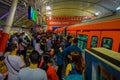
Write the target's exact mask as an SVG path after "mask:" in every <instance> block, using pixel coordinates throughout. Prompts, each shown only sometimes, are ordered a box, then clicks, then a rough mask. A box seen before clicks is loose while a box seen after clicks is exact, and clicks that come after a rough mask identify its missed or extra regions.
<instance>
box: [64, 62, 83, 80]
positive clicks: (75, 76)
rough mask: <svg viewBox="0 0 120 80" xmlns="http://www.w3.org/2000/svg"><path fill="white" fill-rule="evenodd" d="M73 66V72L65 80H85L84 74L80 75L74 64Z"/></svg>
mask: <svg viewBox="0 0 120 80" xmlns="http://www.w3.org/2000/svg"><path fill="white" fill-rule="evenodd" d="M71 65H72V70H71V71H70V73H69V75H68V76H66V77H65V78H64V80H83V76H82V74H79V73H78V72H77V71H76V70H75V68H74V64H71Z"/></svg>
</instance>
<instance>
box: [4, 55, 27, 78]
mask: <svg viewBox="0 0 120 80" xmlns="http://www.w3.org/2000/svg"><path fill="white" fill-rule="evenodd" d="M7 58H8V60H9V62H10V63H9V62H8V60H7ZM5 64H6V66H7V69H8V80H17V78H18V72H17V71H16V70H20V67H22V66H24V65H25V64H24V62H23V60H22V59H21V58H20V56H16V55H8V57H6V58H5ZM10 64H11V65H12V66H13V67H14V68H15V69H16V70H15V69H13V67H11V65H10Z"/></svg>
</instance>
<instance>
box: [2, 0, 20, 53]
mask: <svg viewBox="0 0 120 80" xmlns="http://www.w3.org/2000/svg"><path fill="white" fill-rule="evenodd" d="M17 3H18V0H13V2H12V5H11V8H10V11H9V14H8V17H7V20H6V23H5V26H4V28H3V33H2V39H1V40H0V43H1V44H0V55H2V54H3V52H4V51H5V48H6V44H7V41H8V37H9V32H10V29H11V26H12V23H13V20H14V15H15V11H16V7H17Z"/></svg>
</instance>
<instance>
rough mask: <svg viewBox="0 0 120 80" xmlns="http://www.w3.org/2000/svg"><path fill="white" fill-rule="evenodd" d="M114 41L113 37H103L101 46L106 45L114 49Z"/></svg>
mask: <svg viewBox="0 0 120 80" xmlns="http://www.w3.org/2000/svg"><path fill="white" fill-rule="evenodd" d="M112 43H113V39H112V38H103V39H102V45H101V46H102V47H105V48H107V49H112Z"/></svg>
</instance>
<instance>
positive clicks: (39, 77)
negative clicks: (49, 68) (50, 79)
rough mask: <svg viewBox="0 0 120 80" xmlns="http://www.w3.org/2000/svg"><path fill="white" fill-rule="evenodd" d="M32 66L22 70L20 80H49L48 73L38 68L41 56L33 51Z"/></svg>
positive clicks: (31, 55) (31, 56)
mask: <svg viewBox="0 0 120 80" xmlns="http://www.w3.org/2000/svg"><path fill="white" fill-rule="evenodd" d="M29 58H30V66H29V67H26V68H23V69H21V70H20V72H19V75H18V80H47V75H46V72H45V71H44V70H42V69H40V68H38V62H39V54H38V52H37V51H33V52H32V53H31V54H30V56H29Z"/></svg>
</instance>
